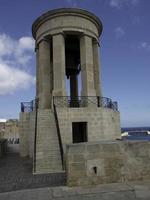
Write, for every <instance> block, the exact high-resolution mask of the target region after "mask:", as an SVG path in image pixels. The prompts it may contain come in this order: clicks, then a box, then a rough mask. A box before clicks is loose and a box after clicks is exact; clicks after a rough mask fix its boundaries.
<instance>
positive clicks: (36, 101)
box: [33, 98, 38, 173]
mask: <svg viewBox="0 0 150 200" xmlns="http://www.w3.org/2000/svg"><path fill="white" fill-rule="evenodd" d="M37 112H38V98H36V99H35V133H34V155H33V171H34V173H35V172H36V139H37Z"/></svg>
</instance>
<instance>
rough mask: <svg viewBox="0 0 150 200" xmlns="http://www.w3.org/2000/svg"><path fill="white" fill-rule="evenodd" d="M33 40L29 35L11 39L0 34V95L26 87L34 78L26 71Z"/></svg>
mask: <svg viewBox="0 0 150 200" xmlns="http://www.w3.org/2000/svg"><path fill="white" fill-rule="evenodd" d="M33 50H34V41H33V39H32V38H31V37H25V36H24V37H21V38H20V39H18V40H15V39H12V38H11V37H10V36H9V35H7V34H5V33H2V34H0V95H6V94H12V93H14V92H15V91H17V90H20V89H27V88H29V87H30V85H31V84H34V82H35V78H34V76H32V75H31V74H29V72H28V71H30V69H29V67H28V65H29V64H30V61H31V59H32V58H33V56H34V55H33Z"/></svg>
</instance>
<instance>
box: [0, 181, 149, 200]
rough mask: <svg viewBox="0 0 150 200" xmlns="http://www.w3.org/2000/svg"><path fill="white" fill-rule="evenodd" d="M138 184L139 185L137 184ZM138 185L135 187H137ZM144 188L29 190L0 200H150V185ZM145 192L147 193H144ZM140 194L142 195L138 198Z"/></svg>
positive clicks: (145, 184)
mask: <svg viewBox="0 0 150 200" xmlns="http://www.w3.org/2000/svg"><path fill="white" fill-rule="evenodd" d="M136 184H137V183H136ZM136 184H135V185H134V186H135V187H136ZM139 184H140V185H141V186H142V185H144V186H143V188H142V189H141V188H137V189H136V190H134V189H133V188H132V186H133V183H128V184H122V183H120V184H107V185H98V186H92V187H91V186H90V187H73V188H68V187H65V186H61V187H51V188H39V189H27V190H21V191H15V192H8V193H0V200H5V199H6V200H20V198H21V199H23V200H24V199H25V200H34V199H35V200H48V199H49V200H91V199H92V200H149V199H150V198H149V194H150V190H149V191H148V190H146V191H145V188H148V187H149V186H150V183H148V182H147V183H145V182H140V183H139ZM144 191H145V193H144ZM137 192H139V193H140V195H139V196H136V193H137Z"/></svg>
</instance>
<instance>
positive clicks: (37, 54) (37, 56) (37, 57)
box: [35, 45, 39, 98]
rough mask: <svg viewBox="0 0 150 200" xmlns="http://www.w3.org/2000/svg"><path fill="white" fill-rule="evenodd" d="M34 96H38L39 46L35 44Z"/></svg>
mask: <svg viewBox="0 0 150 200" xmlns="http://www.w3.org/2000/svg"><path fill="white" fill-rule="evenodd" d="M35 52H36V98H38V97H39V47H38V45H36V47H35Z"/></svg>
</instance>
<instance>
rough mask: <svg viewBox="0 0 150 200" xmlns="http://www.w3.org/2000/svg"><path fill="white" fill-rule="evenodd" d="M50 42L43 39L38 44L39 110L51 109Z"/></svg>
mask: <svg viewBox="0 0 150 200" xmlns="http://www.w3.org/2000/svg"><path fill="white" fill-rule="evenodd" d="M50 67H52V66H50V41H49V40H47V39H43V40H42V41H40V43H39V108H40V109H50V108H51V91H50V88H51V86H50V84H51V80H50Z"/></svg>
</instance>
